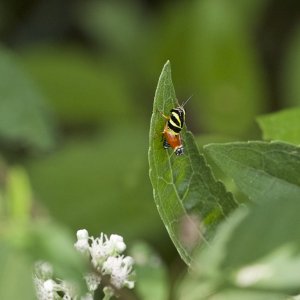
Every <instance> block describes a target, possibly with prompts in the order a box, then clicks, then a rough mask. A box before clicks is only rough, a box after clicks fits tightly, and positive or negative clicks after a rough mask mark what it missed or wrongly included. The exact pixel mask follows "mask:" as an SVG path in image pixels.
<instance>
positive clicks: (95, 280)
mask: <svg viewBox="0 0 300 300" xmlns="http://www.w3.org/2000/svg"><path fill="white" fill-rule="evenodd" d="M84 279H85V282H86V285H87V287H88V290H89V291H90V292H94V291H95V290H96V289H97V288H98V286H99V284H100V282H101V277H100V276H99V275H98V274H96V273H89V274H87V275H85V276H84Z"/></svg>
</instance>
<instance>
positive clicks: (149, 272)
mask: <svg viewBox="0 0 300 300" xmlns="http://www.w3.org/2000/svg"><path fill="white" fill-rule="evenodd" d="M130 255H131V256H132V257H133V258H134V260H135V272H136V286H135V291H136V293H137V294H138V295H139V298H140V299H143V300H152V299H156V300H165V299H168V293H169V289H170V286H169V285H170V283H169V281H168V273H167V268H166V266H165V265H164V264H163V262H162V261H161V259H160V257H159V256H157V254H156V253H155V252H154V250H153V249H151V248H150V247H149V246H148V245H147V244H145V243H142V242H139V243H136V244H135V245H134V246H133V247H132V248H131V250H130Z"/></svg>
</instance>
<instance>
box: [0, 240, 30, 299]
mask: <svg viewBox="0 0 300 300" xmlns="http://www.w3.org/2000/svg"><path fill="white" fill-rule="evenodd" d="M0 264H1V268H0V299H5V300H16V299H23V300H32V299H35V292H34V288H33V280H32V271H33V268H32V265H31V261H30V260H28V257H26V255H24V253H23V252H22V251H19V250H16V249H14V248H13V247H10V246H9V245H8V244H6V243H4V242H3V241H0Z"/></svg>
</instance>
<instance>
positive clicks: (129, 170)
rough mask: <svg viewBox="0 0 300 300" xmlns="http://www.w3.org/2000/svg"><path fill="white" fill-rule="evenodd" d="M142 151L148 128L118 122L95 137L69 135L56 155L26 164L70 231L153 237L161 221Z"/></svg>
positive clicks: (51, 208)
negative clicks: (112, 127) (75, 137)
mask: <svg viewBox="0 0 300 300" xmlns="http://www.w3.org/2000/svg"><path fill="white" fill-rule="evenodd" d="M146 149H147V131H145V130H143V129H142V128H141V127H132V126H123V127H122V129H120V128H119V126H118V127H116V128H115V129H112V130H110V131H108V132H107V133H106V134H102V135H101V136H99V137H98V136H95V137H90V138H86V139H82V138H78V139H70V140H68V141H66V142H65V145H64V147H62V148H61V149H60V150H59V151H57V152H56V153H53V154H52V155H49V156H48V157H44V158H42V159H39V160H38V159H36V160H30V161H28V162H27V164H26V165H27V167H28V170H29V171H28V172H29V175H30V179H31V181H32V185H33V189H34V191H35V192H36V193H35V194H36V196H37V197H38V198H39V199H40V201H41V202H42V203H43V204H44V205H45V206H46V207H47V208H48V209H49V211H50V213H51V215H53V216H54V217H55V218H56V219H58V220H59V221H61V222H62V223H64V224H68V225H69V226H71V228H73V230H77V229H79V227H81V226H84V227H86V228H87V229H88V230H89V232H91V234H94V235H98V234H99V233H100V231H101V232H106V233H108V234H109V233H118V234H121V235H123V236H126V240H128V239H131V238H133V237H135V238H136V237H137V236H139V237H147V238H149V239H157V238H161V235H160V236H158V234H157V232H158V231H160V232H162V230H161V229H162V227H161V226H162V225H161V222H160V220H159V217H158V215H157V212H156V210H155V206H154V205H153V201H152V193H151V185H150V183H149V180H148V174H147V169H148V168H147V160H146V156H147V152H146ZM124 224H126V226H124ZM164 237H165V236H164Z"/></svg>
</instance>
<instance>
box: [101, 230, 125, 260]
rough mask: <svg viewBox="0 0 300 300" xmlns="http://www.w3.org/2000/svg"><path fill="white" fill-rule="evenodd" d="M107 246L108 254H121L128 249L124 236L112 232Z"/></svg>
mask: <svg viewBox="0 0 300 300" xmlns="http://www.w3.org/2000/svg"><path fill="white" fill-rule="evenodd" d="M106 248H107V253H108V255H115V254H121V253H122V252H123V251H124V250H125V249H126V245H125V243H124V241H123V237H121V236H120V235H117V234H112V235H111V236H110V237H109V240H108V241H107V242H106Z"/></svg>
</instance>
